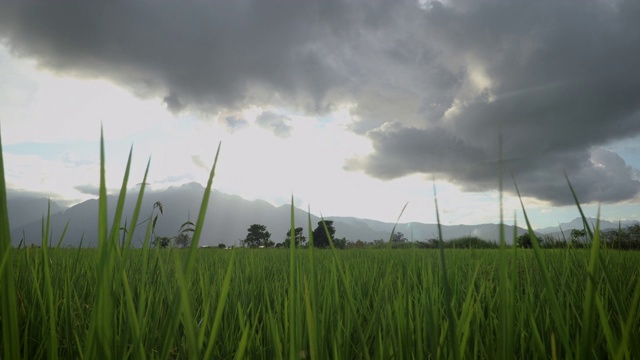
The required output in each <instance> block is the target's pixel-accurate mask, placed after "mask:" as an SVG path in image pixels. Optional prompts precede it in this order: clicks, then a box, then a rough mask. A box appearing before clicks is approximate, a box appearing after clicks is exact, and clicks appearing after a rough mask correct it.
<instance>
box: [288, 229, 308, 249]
mask: <svg viewBox="0 0 640 360" xmlns="http://www.w3.org/2000/svg"><path fill="white" fill-rule="evenodd" d="M302 231H303V229H302V228H301V227H297V228H295V233H294V235H293V236H294V239H295V240H296V247H298V246H300V245H304V243H305V242H306V241H307V238H306V237H305V236H304V235H302ZM290 240H291V229H289V231H287V235H286V237H285V238H284V241H283V242H282V246H284V247H289V245H290Z"/></svg>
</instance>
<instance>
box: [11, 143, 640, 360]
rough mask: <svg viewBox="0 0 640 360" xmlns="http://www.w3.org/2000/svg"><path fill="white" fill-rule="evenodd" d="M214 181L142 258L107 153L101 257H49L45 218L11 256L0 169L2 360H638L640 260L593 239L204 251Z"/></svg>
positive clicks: (57, 253) (82, 252) (90, 252)
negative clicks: (37, 244) (178, 225)
mask: <svg viewBox="0 0 640 360" xmlns="http://www.w3.org/2000/svg"><path fill="white" fill-rule="evenodd" d="M130 159H131V157H130V158H129V164H130V161H131V160H130ZM216 160H217V155H216ZM128 169H129V165H128V166H127V171H126V174H125V176H124V179H123V184H122V189H126V187H127V181H128V174H129V171H128ZM147 169H148V168H147ZM214 171H215V163H214V166H213V169H212V171H211V174H210V178H209V182H208V185H207V187H206V190H205V193H204V194H203V200H202V204H203V206H202V207H201V212H200V214H199V215H198V219H197V221H196V222H195V223H194V226H193V232H192V236H191V242H190V244H189V247H188V248H185V249H179V248H176V247H169V248H168V249H161V248H159V247H156V248H153V247H151V246H150V245H151V244H150V243H151V238H152V225H153V222H154V221H148V222H147V228H146V235H145V239H146V240H145V244H144V247H143V248H142V249H133V248H132V247H131V238H132V236H133V232H134V230H135V229H131V230H130V231H129V232H128V233H127V234H126V236H125V238H124V240H122V239H119V235H120V234H121V231H120V228H121V225H120V223H121V222H122V219H121V217H122V208H123V204H124V196H125V192H124V191H122V192H121V196H120V198H119V201H118V203H117V204H116V206H115V207H110V208H112V209H115V216H114V217H113V218H114V219H115V221H114V223H113V224H112V225H111V226H108V224H107V212H106V209H107V206H106V205H107V204H106V186H105V183H104V178H105V177H104V150H102V167H101V186H100V230H99V234H98V236H99V247H98V248H97V249H83V248H79V249H62V248H60V247H59V244H60V241H57V240H59V239H54V240H56V241H54V242H53V243H50V242H49V241H50V236H49V225H48V220H47V218H45V220H44V221H43V237H42V240H43V244H42V245H43V246H42V248H39V249H31V248H22V249H15V248H12V247H11V243H10V236H9V235H10V234H9V230H8V229H9V228H8V219H7V208H6V191H5V183H4V173H3V163H2V157H1V156H0V229H1V232H0V236H1V237H2V238H1V239H0V300H1V308H0V322H1V326H2V342H1V343H0V354H2V355H1V357H2V358H4V359H14V358H30V359H31V358H33V359H37V358H48V359H57V358H74V359H75V358H89V359H93V358H117V359H125V358H136V359H147V358H151V359H174V358H175V359H184V358H194V359H202V358H204V359H227V358H237V359H241V358H252V359H282V358H289V359H309V358H310V359H327V358H332V359H354V358H364V359H372V358H375V359H405V358H408V359H409V358H414V359H415V358H417V359H426V358H453V359H462V358H516V357H517V358H531V357H533V358H554V359H555V358H578V359H582V358H614V359H630V358H640V343H639V342H638V341H637V339H638V338H640V309H639V305H640V273H639V269H638V266H637V264H638V262H639V260H640V253H638V252H621V251H618V250H614V249H611V248H609V247H603V246H600V244H601V243H608V240H605V237H604V236H603V235H602V234H601V232H600V231H599V229H598V227H597V225H596V227H595V228H594V229H592V228H589V227H588V226H586V227H585V229H586V230H585V231H586V238H587V239H588V241H587V243H588V244H589V246H588V248H586V249H582V248H576V247H568V248H564V249H542V248H541V246H540V244H541V242H540V241H539V240H538V239H537V237H536V235H535V233H533V231H531V229H530V226H529V239H530V241H531V246H532V249H531V250H529V249H521V248H518V247H515V246H514V247H508V246H506V242H505V241H504V240H505V238H506V237H507V236H510V235H506V234H505V235H503V238H502V239H501V243H500V244H499V245H495V244H490V243H486V242H483V241H482V240H480V239H477V238H472V237H470V238H464V239H460V240H458V241H456V242H454V243H453V244H457V245H458V246H456V248H455V249H445V248H444V247H445V246H444V245H445V244H444V243H443V242H442V241H438V240H435V241H433V242H432V243H431V244H429V242H425V243H426V244H429V245H433V246H434V247H435V246H437V249H424V250H422V249H418V248H417V246H413V245H415V244H413V245H411V244H410V243H408V242H407V241H389V242H388V243H382V244H383V245H386V246H388V247H393V246H396V247H402V246H407V245H406V244H410V245H411V246H409V248H407V249H395V250H375V249H353V250H346V251H337V250H336V246H335V243H334V241H333V240H334V239H333V234H332V233H331V229H330V228H331V224H330V223H329V221H325V222H320V224H318V227H317V228H316V230H317V231H315V230H314V231H310V232H309V233H308V234H307V236H306V237H305V240H306V241H307V242H308V244H309V246H308V248H304V249H301V248H296V246H295V244H296V243H298V244H300V242H304V241H302V238H299V237H298V235H300V234H297V232H296V225H295V221H294V219H293V209H292V214H291V231H290V233H289V234H290V239H289V247H288V251H280V250H277V249H264V250H259V251H258V250H253V249H234V250H231V251H227V250H222V249H217V248H212V249H199V246H198V244H199V239H200V229H201V228H202V221H203V219H204V212H205V210H206V207H207V206H206V204H207V203H208V198H209V194H210V191H211V186H212V180H213V177H214ZM145 180H146V175H145V178H144V179H143V180H142V184H143V186H142V188H141V190H140V195H139V200H138V207H137V208H136V211H135V212H134V214H133V216H132V219H127V220H129V221H128V223H130V224H137V223H138V214H139V213H140V208H139V206H140V203H141V202H140V199H141V198H142V196H143V194H144V184H145V182H146V181H145ZM576 202H577V201H576ZM436 208H437V207H436ZM578 208H579V205H578ZM523 210H524V209H523ZM150 219H151V218H150ZM307 222H308V228H309V229H310V228H311V224H310V220H309V219H307ZM257 230H260V229H257ZM264 230H265V231H266V229H264ZM393 233H395V231H394V232H393ZM323 234H324V235H323ZM263 235H264V234H263ZM398 238H399V239H400V240H402V237H394V236H392V237H391V239H398ZM316 240H317V241H318V242H322V241H325V240H326V241H327V247H328V249H326V250H320V249H317V248H316V247H315V246H314V243H315V241H316ZM513 240H514V243H517V240H518V239H517V238H516V236H515V235H513ZM448 244H451V243H448ZM489 244H490V245H491V246H489ZM56 245H58V246H56ZM488 247H498V249H488ZM462 248H464V249H462Z"/></svg>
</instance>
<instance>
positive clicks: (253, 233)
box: [241, 224, 273, 247]
mask: <svg viewBox="0 0 640 360" xmlns="http://www.w3.org/2000/svg"><path fill="white" fill-rule="evenodd" d="M241 243H242V246H246V247H259V246H264V247H269V246H272V245H273V242H272V241H271V233H270V232H268V231H267V226H266V225H260V224H253V225H251V226H249V229H247V237H246V238H245V239H244V240H241Z"/></svg>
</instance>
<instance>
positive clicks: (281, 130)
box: [256, 111, 293, 138]
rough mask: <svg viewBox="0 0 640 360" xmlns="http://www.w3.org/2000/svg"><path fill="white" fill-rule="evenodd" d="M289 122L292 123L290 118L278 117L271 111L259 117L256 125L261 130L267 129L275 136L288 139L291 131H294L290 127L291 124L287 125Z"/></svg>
mask: <svg viewBox="0 0 640 360" xmlns="http://www.w3.org/2000/svg"><path fill="white" fill-rule="evenodd" d="M289 122H291V119H289V118H288V117H286V116H283V115H278V114H275V113H272V112H270V111H265V112H263V113H262V114H260V115H258V118H257V119H256V123H257V124H258V125H259V126H260V127H261V128H263V129H267V130H269V131H271V132H273V134H274V135H275V136H278V137H281V138H288V137H289V135H291V131H292V130H293V128H292V127H291V126H289V124H287V123H289Z"/></svg>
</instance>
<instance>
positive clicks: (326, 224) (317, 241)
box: [240, 220, 347, 248]
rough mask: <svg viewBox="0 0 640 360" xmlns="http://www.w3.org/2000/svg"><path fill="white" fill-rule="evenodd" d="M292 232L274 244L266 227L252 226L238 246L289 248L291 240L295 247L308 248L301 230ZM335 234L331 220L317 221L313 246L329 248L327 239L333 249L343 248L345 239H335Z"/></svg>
mask: <svg viewBox="0 0 640 360" xmlns="http://www.w3.org/2000/svg"><path fill="white" fill-rule="evenodd" d="M293 230H294V232H293V236H292V234H291V229H289V230H288V231H287V234H286V235H285V238H284V240H283V241H282V242H279V243H275V242H274V241H273V240H271V233H270V232H269V231H267V227H266V225H261V224H253V225H251V226H249V228H248V229H247V236H246V237H245V238H244V239H242V240H240V245H241V246H243V247H250V248H258V247H265V248H266V247H289V246H291V239H292V238H293V240H294V241H295V246H296V247H304V246H309V244H308V243H307V240H308V239H307V237H306V236H304V234H303V228H301V227H297V228H295V229H293ZM335 234H336V228H335V227H334V226H333V221H332V220H321V221H318V225H317V227H316V228H315V229H314V230H313V232H312V233H311V236H312V237H313V246H314V247H317V248H328V247H329V246H330V244H329V239H331V241H333V245H334V246H335V247H337V248H345V247H346V245H347V239H345V238H342V239H338V238H335Z"/></svg>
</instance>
